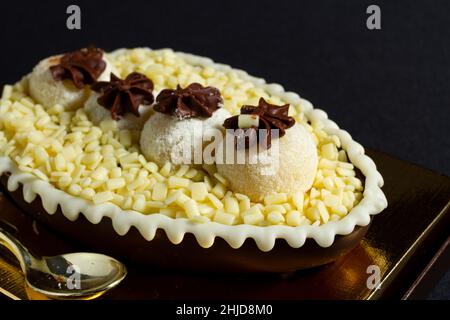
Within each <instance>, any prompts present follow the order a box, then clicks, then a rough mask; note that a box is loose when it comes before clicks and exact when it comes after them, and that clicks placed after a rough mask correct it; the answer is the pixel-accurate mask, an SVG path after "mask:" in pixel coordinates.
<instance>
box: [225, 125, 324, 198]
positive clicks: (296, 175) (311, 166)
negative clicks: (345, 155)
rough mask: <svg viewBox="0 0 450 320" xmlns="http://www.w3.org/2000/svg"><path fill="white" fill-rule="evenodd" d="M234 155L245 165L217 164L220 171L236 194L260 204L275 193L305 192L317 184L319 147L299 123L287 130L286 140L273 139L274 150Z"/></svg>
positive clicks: (282, 138)
mask: <svg viewBox="0 0 450 320" xmlns="http://www.w3.org/2000/svg"><path fill="white" fill-rule="evenodd" d="M276 144H277V145H278V148H276ZM223 147H224V146H223V145H222V146H221V148H223ZM277 149H278V152H276V151H277ZM235 152H236V159H237V158H238V157H241V159H245V163H243V164H236V163H231V164H226V163H223V164H220V163H218V164H217V171H218V172H219V173H220V174H221V175H222V176H224V177H225V178H226V179H227V180H228V181H229V183H230V187H231V189H232V190H233V191H235V192H239V193H243V194H245V195H247V196H248V197H249V198H250V199H251V200H252V201H261V200H262V199H263V198H264V196H266V195H268V194H271V193H275V192H280V193H287V194H292V193H294V192H305V191H307V190H309V189H310V188H311V186H312V184H313V182H314V177H315V175H316V170H317V165H318V155H317V148H316V145H315V143H314V140H313V138H312V136H311V133H310V132H309V131H308V130H307V129H306V128H305V127H303V126H302V125H300V124H296V125H294V126H293V127H292V128H290V129H288V130H286V134H285V135H284V136H283V137H280V138H279V139H277V140H272V147H271V148H270V149H269V150H268V151H267V153H266V154H264V155H263V154H261V153H256V152H255V153H251V152H249V150H248V149H238V150H235ZM239 153H241V154H240V155H239ZM242 153H244V154H242ZM223 162H225V161H223Z"/></svg>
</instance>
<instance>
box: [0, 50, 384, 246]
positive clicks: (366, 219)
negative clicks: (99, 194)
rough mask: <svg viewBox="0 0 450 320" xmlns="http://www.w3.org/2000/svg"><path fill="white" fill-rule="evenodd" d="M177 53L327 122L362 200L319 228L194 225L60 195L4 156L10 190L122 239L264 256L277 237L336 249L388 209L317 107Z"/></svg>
mask: <svg viewBox="0 0 450 320" xmlns="http://www.w3.org/2000/svg"><path fill="white" fill-rule="evenodd" d="M123 50H125V49H119V50H116V51H114V52H112V53H110V54H109V55H111V56H114V55H117V54H120V53H121V52H123ZM147 50H150V49H147ZM176 54H178V55H180V56H182V57H183V58H184V59H185V60H186V61H187V62H188V63H190V64H193V65H202V66H211V67H213V68H215V69H219V70H234V71H237V72H238V73H239V75H240V76H241V77H242V78H244V79H245V80H247V81H251V82H253V83H254V84H255V85H256V86H259V87H261V88H263V89H265V90H267V91H268V92H269V93H270V94H272V95H275V96H278V97H280V98H282V99H283V100H285V101H286V102H287V103H291V104H300V105H301V107H302V109H303V110H302V111H303V112H304V114H305V116H306V118H307V119H308V120H310V121H315V122H318V121H320V122H322V124H323V129H324V130H325V131H326V132H327V133H329V134H334V135H337V136H338V137H339V138H340V140H341V145H342V148H343V149H345V150H346V151H347V155H348V158H349V160H350V161H351V162H352V163H353V165H354V166H355V167H357V168H358V169H359V170H360V171H361V173H362V174H363V175H364V176H365V182H364V191H363V198H362V199H361V201H360V202H359V203H358V204H357V205H356V206H355V207H354V208H353V209H352V210H351V211H350V212H349V213H348V214H347V215H346V216H345V217H344V218H342V219H341V220H338V221H329V222H327V223H325V224H323V225H320V226H312V225H301V226H298V227H290V226H264V227H261V226H253V225H247V224H241V225H234V226H228V225H224V224H220V223H216V222H205V223H195V222H192V221H189V220H188V219H184V218H176V219H174V218H170V217H167V216H165V215H163V214H158V213H154V214H149V215H144V214H142V213H139V212H137V211H133V210H123V209H121V208H119V207H118V206H117V205H115V204H112V203H104V204H99V205H95V204H93V203H92V202H90V201H87V200H85V199H83V198H80V197H75V196H72V195H70V194H68V193H66V192H64V191H62V190H59V189H57V188H56V187H54V186H53V185H51V184H50V183H49V182H46V181H44V180H41V179H39V178H38V177H36V176H34V175H32V174H30V173H27V172H23V171H21V170H19V169H18V167H17V165H16V164H15V163H14V162H13V161H12V160H11V159H10V158H9V157H6V156H3V157H0V175H2V174H4V173H6V172H9V173H10V176H9V178H8V183H7V188H8V190H9V191H10V192H13V191H16V190H17V189H18V188H19V187H20V185H22V188H23V197H24V200H25V201H26V202H28V203H30V202H32V201H33V200H34V199H35V198H36V196H37V195H39V197H40V198H41V201H42V206H43V208H44V209H45V211H46V212H47V213H48V214H50V215H52V214H54V213H55V212H56V211H57V208H58V206H59V207H60V208H61V212H62V213H63V215H64V216H65V217H66V218H67V219H69V220H70V221H75V220H77V219H78V217H79V215H80V213H81V214H82V215H84V216H85V217H86V219H87V220H88V221H89V222H91V223H93V224H98V223H99V222H100V221H101V220H102V219H103V218H105V217H109V218H110V219H111V221H112V226H113V228H114V230H115V231H116V232H117V233H118V234H119V235H121V236H124V235H126V234H127V232H128V231H129V230H130V227H132V226H134V227H135V228H136V229H137V230H138V231H139V232H140V234H141V235H142V237H143V238H144V239H146V240H147V241H151V240H153V238H154V237H155V234H156V230H157V229H162V230H164V231H165V233H166V235H167V237H168V239H169V240H170V241H171V242H172V243H173V244H179V243H180V242H181V241H183V238H184V235H185V234H186V233H192V234H193V235H194V236H195V238H196V239H197V242H198V244H199V245H200V246H201V247H203V248H209V247H211V246H212V245H213V244H214V240H215V238H216V237H220V238H222V239H224V240H225V241H226V242H227V243H228V244H229V245H230V246H231V247H232V248H234V249H238V248H240V247H241V246H242V245H243V243H244V242H245V240H246V239H248V238H252V239H254V241H255V242H256V244H257V246H258V248H259V249H260V250H261V251H265V252H266V251H270V250H272V249H273V248H274V246H275V241H276V239H277V238H281V239H284V240H285V241H286V242H287V243H288V244H289V245H290V246H291V247H293V248H300V247H302V246H303V245H304V243H305V241H306V239H308V238H311V239H314V240H315V241H316V242H317V244H318V245H320V246H321V247H329V246H331V245H332V244H333V242H334V238H335V236H336V235H348V234H350V233H351V232H352V231H353V230H354V229H355V227H356V226H367V225H368V224H369V223H370V220H371V216H372V215H376V214H378V213H380V212H381V211H383V210H384V209H385V208H386V207H387V199H386V197H385V195H384V193H383V191H382V190H381V187H382V186H383V178H382V176H381V174H380V173H379V172H378V171H377V168H376V165H375V163H374V162H373V160H372V159H371V158H370V157H368V156H367V155H365V154H364V148H363V147H362V146H361V145H360V144H359V143H357V142H355V141H354V140H353V139H352V137H351V136H350V134H349V133H347V132H346V131H344V130H342V129H339V127H338V126H337V125H336V123H335V122H333V121H332V120H329V119H328V116H327V114H326V113H325V112H324V111H322V110H319V109H315V108H313V106H312V105H311V103H310V102H308V101H307V100H304V99H302V98H300V96H299V95H298V94H296V93H293V92H285V91H284V89H283V87H282V86H281V85H279V84H266V82H265V80H264V79H260V78H255V77H252V76H249V75H248V74H247V73H246V72H245V71H241V70H236V69H232V68H231V67H230V66H227V65H224V64H218V63H214V62H213V61H212V60H211V59H209V58H205V57H200V56H195V55H192V54H187V53H182V52H176Z"/></svg>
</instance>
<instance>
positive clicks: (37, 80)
mask: <svg viewBox="0 0 450 320" xmlns="http://www.w3.org/2000/svg"><path fill="white" fill-rule="evenodd" d="M114 70H115V69H114V66H113V65H112V63H111V62H109V61H108V59H107V58H106V57H105V55H104V53H103V51H102V50H100V49H98V48H85V49H81V50H77V51H74V52H69V53H66V54H64V55H57V56H52V57H49V58H46V59H43V60H41V61H40V62H39V63H38V64H37V65H36V66H35V67H34V69H33V71H32V72H31V73H30V74H29V75H28V86H29V93H30V96H31V97H32V98H33V99H34V100H35V101H36V102H38V103H40V104H41V105H43V106H44V107H46V108H51V107H53V106H54V105H55V104H60V105H62V106H63V107H64V108H65V109H66V110H74V109H76V108H79V107H81V106H82V105H83V103H84V102H85V101H86V99H87V98H88V97H89V92H90V90H89V88H88V85H90V84H92V83H94V82H95V81H97V80H106V79H107V78H109V74H110V73H111V72H114Z"/></svg>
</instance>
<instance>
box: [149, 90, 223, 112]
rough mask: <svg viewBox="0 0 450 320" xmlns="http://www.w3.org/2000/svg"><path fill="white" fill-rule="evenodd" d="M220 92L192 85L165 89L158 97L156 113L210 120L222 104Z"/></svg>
mask: <svg viewBox="0 0 450 320" xmlns="http://www.w3.org/2000/svg"><path fill="white" fill-rule="evenodd" d="M222 101H223V100H222V97H221V95H220V91H219V89H217V88H214V87H204V86H202V85H201V84H199V83H191V84H190V85H189V86H187V87H186V88H184V89H183V88H181V87H180V85H178V86H177V88H176V89H174V90H173V89H165V90H163V91H161V92H160V93H159V95H158V96H157V97H156V104H155V107H154V109H155V111H158V112H161V113H165V114H169V115H173V116H176V117H178V118H180V119H187V118H197V117H203V118H209V117H211V116H212V115H213V113H214V111H216V110H217V109H219V108H220V104H221V103H222Z"/></svg>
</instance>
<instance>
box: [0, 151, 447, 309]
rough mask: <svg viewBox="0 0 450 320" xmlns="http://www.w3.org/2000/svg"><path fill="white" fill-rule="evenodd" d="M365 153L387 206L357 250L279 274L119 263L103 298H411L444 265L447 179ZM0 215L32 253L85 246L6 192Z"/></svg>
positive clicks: (3, 263)
mask: <svg viewBox="0 0 450 320" xmlns="http://www.w3.org/2000/svg"><path fill="white" fill-rule="evenodd" d="M368 153H369V154H370V156H372V158H373V159H374V161H375V163H376V164H377V166H378V167H379V170H380V171H381V173H382V175H383V177H384V179H385V187H384V188H383V190H384V192H385V193H386V195H387V198H388V201H389V207H388V208H387V209H386V210H385V211H384V212H383V213H381V214H380V215H378V216H376V217H375V219H374V221H373V224H372V226H371V228H370V229H369V232H368V234H367V235H366V237H365V239H364V240H363V241H362V243H361V245H359V246H358V247H357V248H355V249H354V250H353V251H352V252H350V253H349V254H348V255H346V256H344V257H342V258H341V259H339V260H338V261H336V262H334V263H332V264H329V265H326V266H323V267H320V268H316V269H312V270H306V271H299V272H296V273H293V274H282V275H279V274H269V275H229V274H228V275H227V274H205V273H197V274H195V273H186V272H183V271H182V266H180V268H181V270H180V271H178V272H164V271H157V270H152V269H149V268H143V267H139V266H134V265H127V267H128V269H129V275H128V277H127V278H126V279H125V281H124V282H123V283H122V284H121V285H120V286H119V287H118V288H116V289H115V290H113V291H111V292H110V293H108V294H106V295H105V296H104V297H103V298H105V299H186V300H188V299H379V298H398V299H400V298H402V297H403V298H414V297H416V296H417V295H415V293H416V291H417V290H419V289H420V290H425V292H426V290H427V289H426V288H428V289H429V288H432V286H433V284H434V282H435V281H437V279H438V277H439V275H440V274H441V273H442V272H444V271H445V270H447V269H448V267H449V266H448V263H449V260H448V259H437V258H436V259H433V257H434V256H435V255H436V253H437V252H440V251H439V248H441V247H442V245H443V243H444V242H445V240H446V239H447V237H448V236H449V231H448V230H449V229H450V228H449V226H450V214H449V206H450V179H449V178H448V177H445V176H441V175H439V174H436V173H434V172H432V171H429V170H426V169H423V168H420V167H418V166H415V165H413V164H410V163H408V162H405V161H402V160H398V159H395V158H393V157H391V156H388V155H386V154H383V153H381V152H375V151H370V150H369V151H368ZM0 217H1V218H2V219H3V220H6V221H9V222H10V223H11V224H12V225H14V226H15V228H17V237H18V238H20V239H21V240H22V241H23V242H24V243H25V244H26V245H28V246H30V248H32V249H33V251H35V252H37V253H40V254H46V255H52V254H58V253H62V252H67V251H80V250H88V249H89V248H83V247H81V246H79V245H78V244H76V243H73V242H71V241H70V240H68V239H64V238H62V237H61V236H58V235H56V234H55V233H54V232H52V231H50V230H48V229H47V228H45V227H44V226H41V225H36V223H35V224H34V227H33V221H32V219H30V218H29V217H28V216H27V215H26V214H25V213H22V212H20V210H19V209H17V207H16V206H15V204H13V203H12V201H11V200H9V199H8V198H7V194H5V195H4V197H3V198H2V199H1V201H0ZM80 232H83V231H82V230H80ZM93 236H95V235H93ZM130 250H133V248H130ZM441 251H442V252H445V250H441ZM149 254H151V253H149ZM438 256H442V254H438ZM9 261H10V260H7V259H4V260H1V259H0V270H1V272H3V273H6V271H11V270H12V271H11V272H14V268H16V267H14V265H12V264H10V263H9ZM371 265H375V266H378V267H379V268H380V271H381V285H380V288H379V289H376V290H371V289H369V288H368V287H367V279H368V277H369V276H370V275H371V274H368V273H367V268H368V267H369V266H371ZM7 268H10V269H11V270H10V269H8V270H6V269H7ZM15 272H16V273H17V270H16V271H15ZM11 274H12V273H10V275H9V276H5V275H2V273H0V287H2V288H7V287H9V288H10V287H11V282H8V281H6V280H5V279H6V278H8V277H9V278H10V279H11ZM19 286H20V283H19V284H17V285H16V286H15V288H14V290H16V293H17V295H18V296H19V297H22V298H24V297H26V295H25V294H24V292H19V291H20V290H19V289H20V288H18V287H19ZM424 288H425V289H424ZM10 290H11V289H10ZM422 295H423V293H422ZM419 296H420V295H419Z"/></svg>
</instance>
